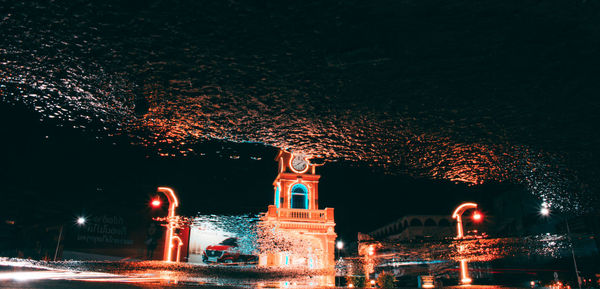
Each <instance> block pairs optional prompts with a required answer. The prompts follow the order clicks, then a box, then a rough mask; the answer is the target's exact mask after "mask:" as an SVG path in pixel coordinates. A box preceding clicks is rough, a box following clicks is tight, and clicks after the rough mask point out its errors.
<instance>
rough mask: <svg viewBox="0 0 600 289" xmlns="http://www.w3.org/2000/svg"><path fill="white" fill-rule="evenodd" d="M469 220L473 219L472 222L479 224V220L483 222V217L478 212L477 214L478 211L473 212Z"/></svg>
mask: <svg viewBox="0 0 600 289" xmlns="http://www.w3.org/2000/svg"><path fill="white" fill-rule="evenodd" d="M471 218H472V219H473V221H475V222H481V220H483V215H482V214H481V213H480V212H478V211H475V212H474V213H473V216H471Z"/></svg>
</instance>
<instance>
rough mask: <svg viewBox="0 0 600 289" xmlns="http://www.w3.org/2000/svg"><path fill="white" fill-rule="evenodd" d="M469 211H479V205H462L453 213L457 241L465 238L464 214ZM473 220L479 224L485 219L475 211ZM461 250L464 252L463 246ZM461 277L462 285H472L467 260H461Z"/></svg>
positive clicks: (460, 247)
mask: <svg viewBox="0 0 600 289" xmlns="http://www.w3.org/2000/svg"><path fill="white" fill-rule="evenodd" d="M469 209H477V204H475V203H462V204H460V205H459V206H458V207H457V208H456V209H455V210H454V213H452V218H453V219H456V238H457V239H462V238H464V233H463V224H462V214H463V213H464V212H465V211H466V210H469ZM472 218H473V221H476V222H479V221H481V220H482V219H483V216H482V215H481V213H479V212H478V211H475V212H474V213H473V216H472ZM459 250H460V251H462V250H463V247H462V245H461V246H459ZM460 275H461V279H460V283H462V284H465V285H466V284H471V282H472V281H473V279H471V278H470V277H469V264H468V263H467V260H465V259H463V260H460Z"/></svg>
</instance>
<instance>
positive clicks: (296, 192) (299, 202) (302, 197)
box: [291, 184, 308, 209]
mask: <svg viewBox="0 0 600 289" xmlns="http://www.w3.org/2000/svg"><path fill="white" fill-rule="evenodd" d="M291 205H292V206H291V207H292V209H308V189H307V188H306V186H305V185H303V184H295V185H294V186H293V187H292V203H291Z"/></svg>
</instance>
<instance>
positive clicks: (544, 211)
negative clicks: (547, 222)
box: [540, 207, 550, 216]
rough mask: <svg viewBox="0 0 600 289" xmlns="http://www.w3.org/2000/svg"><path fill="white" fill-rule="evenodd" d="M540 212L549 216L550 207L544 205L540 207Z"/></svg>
mask: <svg viewBox="0 0 600 289" xmlns="http://www.w3.org/2000/svg"><path fill="white" fill-rule="evenodd" d="M540 214H542V216H548V215H550V209H548V208H546V207H542V209H540Z"/></svg>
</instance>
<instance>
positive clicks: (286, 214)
mask: <svg viewBox="0 0 600 289" xmlns="http://www.w3.org/2000/svg"><path fill="white" fill-rule="evenodd" d="M265 217H266V218H267V219H277V220H280V221H296V222H298V221H300V222H302V221H304V222H315V223H326V222H333V221H334V219H333V208H325V209H324V210H306V209H284V208H277V207H275V206H274V205H270V206H269V211H268V212H267V213H266V214H265Z"/></svg>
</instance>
